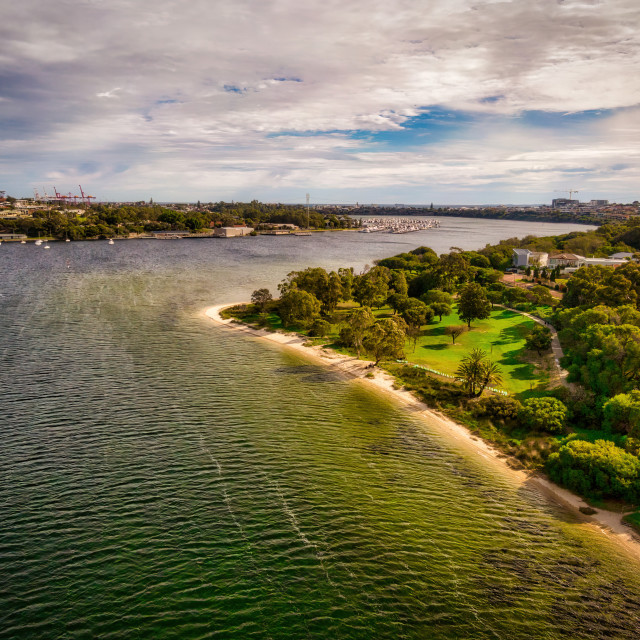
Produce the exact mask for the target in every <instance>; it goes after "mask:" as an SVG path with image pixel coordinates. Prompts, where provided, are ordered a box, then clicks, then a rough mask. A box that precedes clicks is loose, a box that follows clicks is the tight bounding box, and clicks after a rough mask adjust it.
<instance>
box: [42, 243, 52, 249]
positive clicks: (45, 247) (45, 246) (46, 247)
mask: <svg viewBox="0 0 640 640" xmlns="http://www.w3.org/2000/svg"><path fill="white" fill-rule="evenodd" d="M42 248H43V249H51V247H50V246H49V244H45V245H44V247H42Z"/></svg>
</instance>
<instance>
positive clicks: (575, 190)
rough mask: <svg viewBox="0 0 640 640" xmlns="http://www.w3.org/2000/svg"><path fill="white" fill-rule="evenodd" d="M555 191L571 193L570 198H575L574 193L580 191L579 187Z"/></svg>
mask: <svg viewBox="0 0 640 640" xmlns="http://www.w3.org/2000/svg"><path fill="white" fill-rule="evenodd" d="M554 193H568V194H569V200H573V194H574V193H580V192H579V191H578V190H577V189H563V190H562V189H561V190H559V191H554Z"/></svg>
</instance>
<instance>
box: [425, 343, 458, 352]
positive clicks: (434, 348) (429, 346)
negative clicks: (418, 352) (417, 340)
mask: <svg viewBox="0 0 640 640" xmlns="http://www.w3.org/2000/svg"><path fill="white" fill-rule="evenodd" d="M451 346H453V345H450V344H423V345H422V346H421V347H420V349H427V350H429V351H444V350H445V349H447V348H448V347H451Z"/></svg>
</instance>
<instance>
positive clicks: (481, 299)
mask: <svg viewBox="0 0 640 640" xmlns="http://www.w3.org/2000/svg"><path fill="white" fill-rule="evenodd" d="M490 314H491V303H490V302H489V300H488V299H487V292H486V290H485V289H484V288H483V287H482V286H480V285H479V284H477V283H476V282H470V283H469V284H467V285H465V287H464V288H463V289H462V291H461V292H460V297H459V299H458V316H459V317H460V320H462V321H464V322H466V323H467V327H468V328H469V329H470V328H471V321H472V320H484V319H485V318H488V317H489V315H490Z"/></svg>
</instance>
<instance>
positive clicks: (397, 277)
mask: <svg viewBox="0 0 640 640" xmlns="http://www.w3.org/2000/svg"><path fill="white" fill-rule="evenodd" d="M408 291H409V285H407V278H406V277H405V275H404V271H392V272H391V279H390V281H389V292H390V293H399V294H401V295H405V296H406V295H407V292H408Z"/></svg>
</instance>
